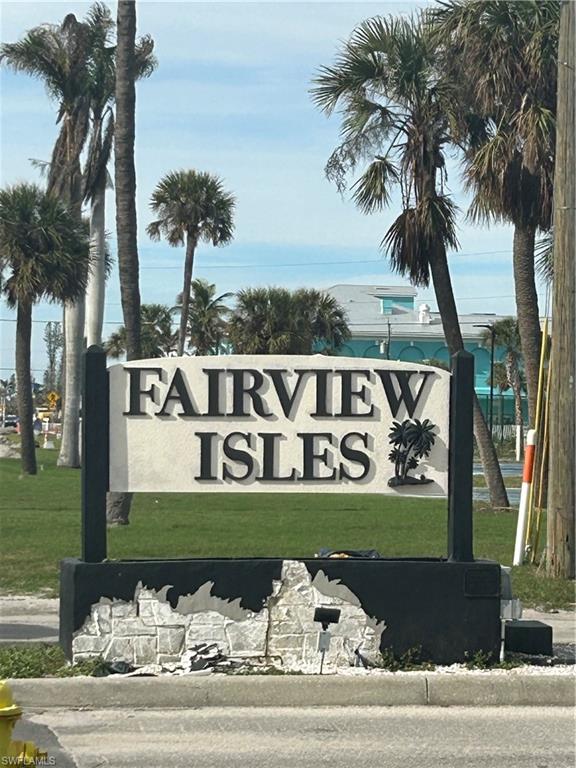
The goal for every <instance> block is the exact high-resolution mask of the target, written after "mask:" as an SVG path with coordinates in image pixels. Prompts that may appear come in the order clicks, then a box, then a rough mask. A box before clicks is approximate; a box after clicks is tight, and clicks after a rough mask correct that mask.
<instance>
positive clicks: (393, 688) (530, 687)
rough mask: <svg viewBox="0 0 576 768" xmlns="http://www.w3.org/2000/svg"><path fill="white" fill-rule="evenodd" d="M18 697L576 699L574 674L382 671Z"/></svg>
mask: <svg viewBox="0 0 576 768" xmlns="http://www.w3.org/2000/svg"><path fill="white" fill-rule="evenodd" d="M10 685H11V686H12V690H13V693H14V698H15V700H16V701H17V702H18V704H19V705H20V706H22V707H24V708H34V709H49V708H58V709H112V708H122V709H182V708H186V709H188V708H198V707H306V706H307V707H318V706H332V707H340V706H380V707H382V706H384V707H389V706H408V705H412V706H414V705H422V706H426V705H431V706H478V707H486V706H562V707H574V706H575V700H576V696H575V693H576V691H575V684H574V678H573V677H572V676H568V675H551V674H546V675H535V674H530V675H523V676H522V675H514V676H510V675H497V676H496V675H490V673H486V675H485V676H484V675H458V674H456V675H450V676H447V675H433V674H411V675H402V673H399V674H398V675H390V676H385V677H384V676H382V677H380V676H379V677H369V678H368V677H364V678H353V677H336V676H329V675H325V676H323V677H320V676H318V675H316V676H313V675H307V676H300V675H287V676H285V677H272V676H269V675H250V676H246V677H244V676H239V677H230V676H224V675H222V676H220V675H218V676H214V677H212V676H210V677H164V678H150V677H147V678H121V677H108V678H90V677H76V678H64V679H59V678H42V679H28V680H11V681H10Z"/></svg>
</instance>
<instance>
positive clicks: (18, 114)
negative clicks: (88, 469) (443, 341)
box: [0, 2, 514, 379]
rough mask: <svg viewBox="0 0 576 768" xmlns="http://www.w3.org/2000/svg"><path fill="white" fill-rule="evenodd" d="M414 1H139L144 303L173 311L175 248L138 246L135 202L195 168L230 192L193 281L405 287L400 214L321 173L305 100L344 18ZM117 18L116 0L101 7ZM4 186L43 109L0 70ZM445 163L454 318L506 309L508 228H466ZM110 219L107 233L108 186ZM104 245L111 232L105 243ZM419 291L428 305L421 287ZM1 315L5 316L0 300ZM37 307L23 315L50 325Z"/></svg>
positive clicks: (39, 9) (40, 361)
mask: <svg viewBox="0 0 576 768" xmlns="http://www.w3.org/2000/svg"><path fill="white" fill-rule="evenodd" d="M422 5H424V3H401V2H395V3H382V2H378V3H365V2H341V3H340V2H336V3H335V2H315V3H284V2H275V3H271V2H268V3H245V2H232V3H216V2H214V3H192V2H180V3H171V2H162V3H158V2H139V3H138V33H139V34H144V33H149V34H151V35H152V36H153V38H154V40H155V50H156V55H157V57H158V60H159V67H158V69H157V71H156V72H155V73H154V75H153V76H152V77H151V78H150V79H149V80H146V81H143V82H141V83H139V85H138V89H137V126H136V131H137V146H136V163H137V167H136V173H137V184H138V216H139V222H138V225H139V242H140V258H141V268H142V271H141V293H142V299H143V301H145V302H162V303H167V304H170V305H172V304H173V302H174V298H175V296H176V294H177V293H178V292H179V291H180V290H181V288H182V286H181V281H182V265H183V252H182V250H181V249H173V248H170V247H168V246H166V245H164V244H163V243H160V244H157V243H151V242H150V241H149V240H148V238H147V237H146V234H145V227H146V224H147V223H148V221H149V220H150V213H149V211H148V200H149V198H150V194H151V192H152V190H153V188H154V186H155V184H156V183H157V182H158V180H159V179H160V178H161V177H162V176H163V175H164V174H165V173H166V172H168V171H170V170H176V169H180V168H196V169H199V170H206V171H210V172H211V173H216V174H218V175H220V176H221V177H222V178H223V179H224V180H225V184H226V186H227V187H228V188H229V189H230V190H231V191H233V192H234V194H235V195H236V197H237V213H236V232H235V238H234V241H233V243H232V244H231V245H229V246H227V247H226V248H218V249H214V248H212V247H209V246H205V245H203V246H201V247H200V249H199V252H198V255H197V262H196V267H195V276H198V277H205V278H208V279H210V280H211V281H213V282H214V283H216V286H217V289H218V290H219V291H220V292H225V291H233V290H237V289H238V288H240V287H245V286H249V285H286V286H288V287H298V286H310V287H312V286H314V287H318V288H324V287H328V286H330V285H332V284H335V283H347V282H353V283H379V284H405V283H404V282H403V281H402V279H401V278H399V277H398V276H396V275H391V274H390V271H389V270H388V268H387V264H386V260H385V257H384V256H383V255H382V253H381V252H380V250H379V243H380V241H381V239H382V236H383V234H384V232H385V231H386V229H387V228H388V226H389V225H390V223H391V222H392V221H393V220H394V218H395V217H396V216H397V214H398V210H397V208H396V207H395V206H394V205H393V206H392V207H391V208H390V209H389V210H387V211H385V212H383V213H381V214H377V215H373V216H364V215H362V214H361V213H359V212H358V211H357V210H356V209H355V208H354V206H353V205H352V203H351V202H350V201H348V200H343V199H341V198H340V196H339V195H338V193H337V192H336V190H335V188H334V187H333V186H332V185H331V184H330V183H329V182H328V181H327V180H326V179H325V177H324V172H323V169H324V164H325V162H326V160H327V158H328V156H329V154H330V152H331V150H332V149H333V148H334V147H335V146H336V145H337V143H338V120H337V118H335V117H333V118H331V119H327V118H326V117H325V116H324V115H323V114H321V113H320V112H318V110H317V109H315V107H314V106H313V104H312V102H311V100H310V97H309V94H308V90H309V88H310V84H311V79H312V77H313V76H314V73H315V71H317V69H318V67H320V66H321V65H323V64H330V63H331V62H332V60H333V57H334V55H335V53H336V51H337V49H338V46H339V43H340V42H341V41H343V40H345V39H346V38H347V37H348V36H349V34H350V33H351V31H352V30H353V28H354V26H355V25H356V24H357V23H359V22H360V21H362V20H363V19H365V18H368V17H370V16H374V15H377V14H386V13H393V14H397V13H404V14H410V13H411V12H413V10H414V9H415V8H417V7H418V6H422ZM88 7H89V4H88V3H79V2H70V3H43V2H34V3H31V2H30V3H28V2H3V3H2V6H1V14H2V16H1V23H0V30H1V39H2V41H3V42H11V41H14V40H17V39H19V38H20V37H21V36H22V35H23V33H24V32H25V31H26V30H27V29H29V28H30V27H33V26H36V25H37V24H40V23H42V22H59V21H61V20H62V18H63V17H64V16H65V14H66V13H69V12H74V13H76V14H77V15H78V16H79V17H81V16H82V15H83V14H84V13H85V11H86V9H87V8H88ZM110 7H111V9H112V12H113V13H114V14H115V12H116V8H115V4H114V3H110ZM0 78H1V80H0V84H1V88H2V96H1V98H2V102H1V104H2V109H1V113H0V129H1V137H0V147H1V166H0V173H1V178H2V185H6V184H12V183H15V182H18V181H21V180H37V179H38V175H37V172H36V171H35V170H34V169H33V168H32V166H31V165H30V163H29V158H40V159H48V158H49V156H50V152H51V148H52V144H53V141H54V139H55V136H56V132H57V126H56V125H55V106H54V104H53V103H51V102H50V101H49V99H48V97H47V95H46V93H45V91H44V89H43V86H42V84H41V83H39V82H37V81H34V80H32V79H31V78H29V77H27V76H25V75H15V74H13V73H11V72H9V71H7V70H5V69H2V71H1V72H0ZM458 167H459V166H458V160H457V158H453V159H452V160H451V162H450V167H449V176H450V178H449V190H450V191H451V193H452V194H453V195H454V198H455V200H456V202H457V203H458V204H459V205H460V206H461V209H462V216H461V221H460V228H459V239H460V245H461V251H460V253H459V254H453V255H451V256H450V266H451V270H452V275H453V282H454V290H455V295H456V297H457V300H458V302H457V303H458V307H459V311H460V312H497V313H503V314H507V313H514V299H513V293H514V290H513V281H512V265H511V245H512V232H511V230H510V228H508V227H502V226H498V227H496V226H493V227H491V228H490V229H486V228H478V227H474V226H471V225H470V224H468V223H467V222H466V221H464V213H465V211H466V206H467V201H466V199H465V197H464V196H463V195H462V193H461V189H460V186H461V185H460V178H459V171H458ZM107 214H108V222H107V228H108V229H109V231H110V232H111V233H113V232H114V226H115V224H114V208H113V195H112V194H111V195H110V197H109V203H108V207H107ZM111 245H112V250H113V251H114V237H112V241H111ZM419 299H422V300H426V301H428V302H429V303H430V304H431V305H432V307H433V309H435V308H436V303H435V300H434V297H433V293H432V291H431V290H428V291H421V293H420V294H419ZM0 317H1V318H2V319H3V320H13V319H14V314H13V313H11V312H10V311H9V310H8V309H7V308H6V307H5V306H2V308H1V310H0ZM59 317H60V311H59V309H58V308H57V307H53V306H49V305H45V304H42V305H39V306H38V307H37V308H36V309H35V315H34V319H35V320H37V321H44V320H50V319H59ZM117 321H121V308H120V299H119V289H118V278H117V272H116V270H115V271H114V273H113V275H112V277H111V278H110V281H109V286H108V294H107V305H106V313H105V322H106V325H105V335H107V334H108V333H109V332H111V331H112V330H113V329H114V327H115V323H116V322H117ZM0 328H1V330H2V340H1V357H0V367H2V369H3V370H2V373H1V374H0V375H1V377H2V378H4V376H5V375H6V374H9V372H10V371H7V370H5V369H7V368H8V369H11V368H12V367H13V365H14V363H13V345H14V333H13V331H14V323H13V322H1V323H0ZM42 331H43V325H42V322H36V323H35V324H34V336H33V368H37V369H38V372H37V373H36V376H37V377H38V378H39V379H40V378H41V375H42V369H43V367H44V365H45V354H44V344H43V341H42Z"/></svg>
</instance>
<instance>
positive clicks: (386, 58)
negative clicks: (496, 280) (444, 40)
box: [312, 17, 508, 507]
mask: <svg viewBox="0 0 576 768" xmlns="http://www.w3.org/2000/svg"><path fill="white" fill-rule="evenodd" d="M436 56H437V46H436V45H435V43H434V42H433V41H432V40H431V38H430V36H429V35H428V34H427V32H426V30H425V29H424V27H423V24H422V23H421V22H420V21H419V20H414V19H411V20H407V19H394V18H388V19H385V18H380V17H377V18H374V19H369V20H367V21H365V22H363V23H362V24H361V25H360V26H359V27H357V29H356V30H355V31H354V32H353V34H352V36H351V38H350V40H349V41H348V42H347V43H346V44H345V45H344V47H343V49H342V50H341V51H340V53H339V55H338V56H337V59H336V63H335V65H334V66H333V67H323V68H321V70H320V72H319V74H318V76H317V77H316V79H315V81H314V83H315V85H314V88H313V90H312V96H313V99H314V102H315V103H316V105H317V106H318V107H319V108H320V109H322V110H323V111H324V112H325V113H326V114H327V115H330V114H332V113H333V112H334V110H336V109H340V110H341V114H342V125H341V138H342V143H341V144H340V146H339V147H338V148H337V149H336V150H335V151H334V152H333V154H332V155H331V157H330V159H329V161H328V164H327V166H326V172H327V175H328V177H329V178H330V179H332V180H334V181H335V182H336V184H337V185H338V187H339V188H340V190H341V191H342V190H343V189H345V186H346V178H347V176H348V174H349V173H350V172H353V171H355V170H356V169H357V168H358V166H360V165H362V164H365V163H366V162H368V165H367V167H366V169H365V170H364V172H363V174H362V175H361V176H360V178H359V179H358V180H357V181H356V182H355V184H354V186H353V188H352V189H353V199H354V201H355V202H356V204H357V205H358V207H359V208H360V210H362V211H363V212H364V213H372V212H374V211H380V210H382V209H383V208H385V207H386V206H388V205H389V204H390V202H391V197H390V195H391V190H392V188H393V187H396V186H397V187H399V188H400V197H401V204H402V211H401V213H400V215H399V216H398V218H397V219H396V221H394V223H393V224H392V226H391V227H390V228H389V229H388V231H387V232H386V234H385V235H384V239H383V241H382V246H383V248H384V249H385V250H386V251H387V253H388V256H389V258H390V261H391V265H392V268H393V269H394V270H396V271H397V272H399V273H400V274H402V275H407V276H408V277H409V278H410V281H411V282H412V284H413V285H418V286H427V285H428V283H429V281H430V278H431V279H432V282H433V285H434V291H435V294H436V300H437V302H438V308H439V310H440V315H441V317H442V325H443V329H444V335H445V337H446V342H447V345H448V348H449V350H450V353H451V354H454V353H455V352H457V351H458V350H461V349H463V341H462V334H461V331H460V326H459V323H458V313H457V310H456V302H455V300H454V294H453V291H452V283H451V279H450V272H449V269H448V261H447V258H446V250H447V248H454V249H455V248H457V247H458V241H457V238H456V231H455V216H456V206H455V205H454V203H453V202H452V200H451V199H450V198H449V197H448V196H447V195H446V194H444V181H445V178H446V169H445V152H446V149H447V147H448V145H449V143H450V135H449V121H448V117H447V115H449V114H450V113H451V111H452V110H453V107H454V105H453V98H454V95H453V90H452V89H451V86H450V83H448V82H445V81H443V80H442V79H441V78H440V77H439V75H438V72H437V69H436ZM474 433H475V436H476V441H477V444H478V449H479V452H480V456H481V459H482V463H483V465H484V471H485V474H486V478H487V483H488V487H489V489H490V498H491V501H492V504H493V505H494V506H498V507H502V506H508V498H507V495H506V489H505V487H504V483H503V481H502V474H501V472H500V467H499V464H498V459H497V456H496V451H495V449H494V445H493V443H492V439H491V436H490V434H489V432H488V429H487V426H486V422H485V420H484V416H483V414H482V411H481V409H480V406H479V404H478V401H477V399H476V398H475V400H474Z"/></svg>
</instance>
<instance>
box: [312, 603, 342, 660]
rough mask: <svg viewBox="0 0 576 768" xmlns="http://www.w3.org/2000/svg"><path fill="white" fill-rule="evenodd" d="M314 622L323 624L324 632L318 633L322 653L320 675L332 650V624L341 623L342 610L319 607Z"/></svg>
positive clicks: (315, 612) (315, 611)
mask: <svg viewBox="0 0 576 768" xmlns="http://www.w3.org/2000/svg"><path fill="white" fill-rule="evenodd" d="M314 621H317V622H318V623H319V624H322V631H321V632H319V633H318V650H319V651H320V674H322V668H323V667H324V656H325V655H326V651H327V650H328V649H329V648H330V638H331V637H332V635H331V634H330V631H329V630H328V627H329V626H330V624H338V622H339V621H340V608H327V607H325V606H319V607H318V608H316V609H315V610H314Z"/></svg>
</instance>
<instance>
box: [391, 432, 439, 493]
mask: <svg viewBox="0 0 576 768" xmlns="http://www.w3.org/2000/svg"><path fill="white" fill-rule="evenodd" d="M435 429H436V424H433V423H432V422H431V421H430V420H429V419H424V421H420V420H419V419H405V420H404V421H402V422H400V421H394V422H392V429H391V430H390V432H389V434H388V438H389V441H390V444H391V445H392V446H393V447H392V450H391V451H390V454H389V455H388V459H389V460H390V461H391V462H393V463H394V477H391V478H390V480H388V485H389V486H390V487H391V488H395V487H396V486H398V485H425V484H426V483H431V482H433V481H432V480H430V479H429V478H427V477H425V476H424V475H420V477H413V476H412V475H409V474H408V473H409V472H410V470H413V469H416V467H417V466H418V464H419V463H420V459H424V458H427V457H428V456H429V455H430V451H431V450H432V446H433V445H434V443H435V441H436V435H435V434H434V430H435Z"/></svg>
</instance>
